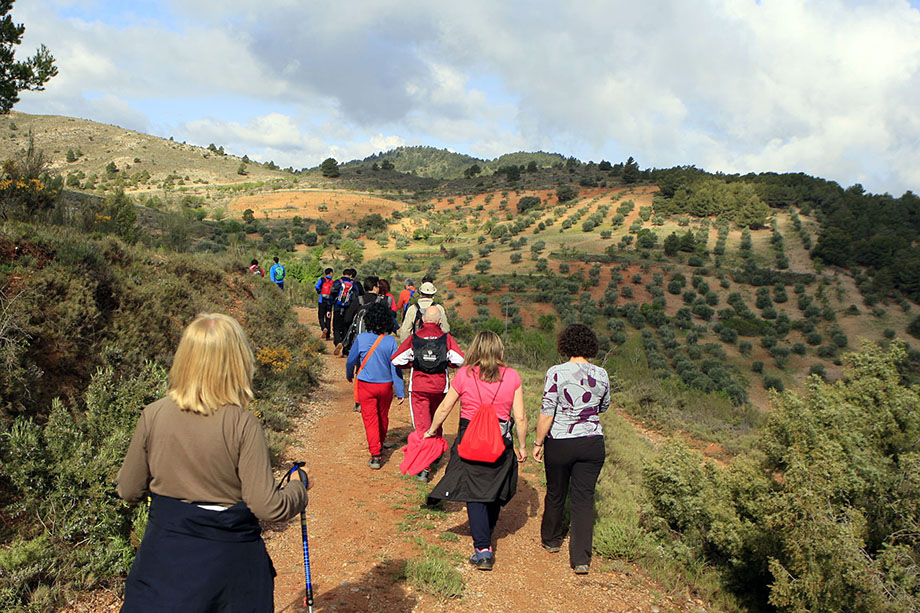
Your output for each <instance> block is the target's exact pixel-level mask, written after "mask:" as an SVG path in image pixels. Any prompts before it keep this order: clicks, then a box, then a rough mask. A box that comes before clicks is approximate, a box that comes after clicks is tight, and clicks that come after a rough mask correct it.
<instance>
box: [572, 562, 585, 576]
mask: <svg viewBox="0 0 920 613" xmlns="http://www.w3.org/2000/svg"><path fill="white" fill-rule="evenodd" d="M572 570H574V571H575V574H576V575H587V574H588V565H587V564H576V565H575V566H574V567H573V568H572Z"/></svg>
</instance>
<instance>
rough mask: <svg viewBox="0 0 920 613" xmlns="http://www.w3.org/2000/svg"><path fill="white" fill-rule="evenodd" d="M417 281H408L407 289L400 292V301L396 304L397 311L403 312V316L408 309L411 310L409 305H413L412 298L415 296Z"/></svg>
mask: <svg viewBox="0 0 920 613" xmlns="http://www.w3.org/2000/svg"><path fill="white" fill-rule="evenodd" d="M415 292H416V289H415V281H413V280H412V279H406V285H405V289H404V290H403V291H402V292H400V294H399V300H398V301H397V302H396V311H397V312H401V313H402V314H403V315H405V314H406V309H408V308H409V305H410V304H412V297H413V296H415Z"/></svg>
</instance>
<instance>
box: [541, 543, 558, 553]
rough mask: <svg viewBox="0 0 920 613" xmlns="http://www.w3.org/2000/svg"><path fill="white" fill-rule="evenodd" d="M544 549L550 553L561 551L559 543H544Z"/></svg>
mask: <svg viewBox="0 0 920 613" xmlns="http://www.w3.org/2000/svg"><path fill="white" fill-rule="evenodd" d="M543 549H545V550H547V551H548V552H550V553H559V549H560V547H559V545H547V544H546V543H543Z"/></svg>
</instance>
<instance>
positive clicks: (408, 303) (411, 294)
mask: <svg viewBox="0 0 920 613" xmlns="http://www.w3.org/2000/svg"><path fill="white" fill-rule="evenodd" d="M414 295H415V290H414V289H410V290H409V299H408V300H406V304H404V305H403V315H405V314H406V311H408V310H409V305H410V304H412V296H414Z"/></svg>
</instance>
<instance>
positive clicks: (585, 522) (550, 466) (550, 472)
mask: <svg viewBox="0 0 920 613" xmlns="http://www.w3.org/2000/svg"><path fill="white" fill-rule="evenodd" d="M544 444H545V445H546V448H545V450H544V454H543V466H544V468H545V470H546V499H545V500H544V503H543V522H542V523H541V525H540V537H541V539H542V540H543V544H544V545H549V546H551V547H558V546H560V545H561V544H562V539H563V538H564V537H565V527H564V526H563V525H562V523H563V515H564V513H565V499H566V498H567V497H568V495H569V492H570V488H571V495H572V524H571V528H570V530H569V563H570V564H571V565H572V567H573V568H574V567H575V566H578V565H580V564H590V563H591V543H592V540H593V538H594V487H595V486H596V485H597V477H598V475H600V473H601V467H603V465H604V458H605V456H606V451H605V450H604V437H603V436H585V437H579V438H564V439H551V438H547V439H546V441H545V443H544Z"/></svg>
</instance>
